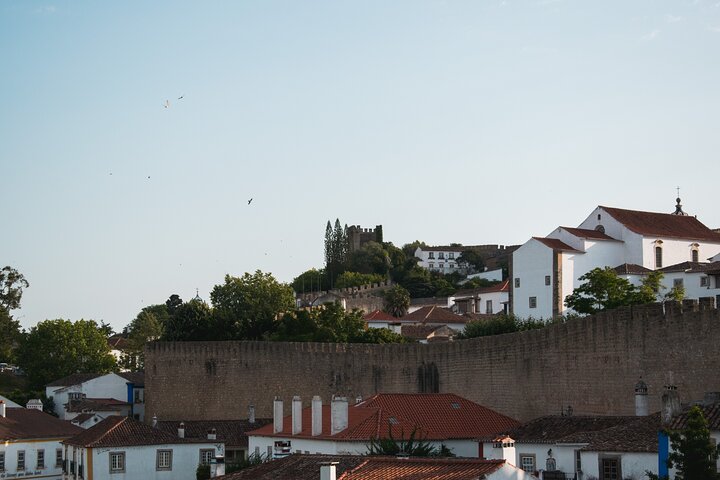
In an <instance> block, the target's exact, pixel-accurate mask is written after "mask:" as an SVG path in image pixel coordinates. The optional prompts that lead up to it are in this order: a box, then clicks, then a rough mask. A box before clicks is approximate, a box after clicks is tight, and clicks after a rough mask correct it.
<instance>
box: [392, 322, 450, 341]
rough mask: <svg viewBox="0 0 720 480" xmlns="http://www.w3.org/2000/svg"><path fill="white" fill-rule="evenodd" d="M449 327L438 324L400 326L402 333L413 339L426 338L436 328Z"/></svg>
mask: <svg viewBox="0 0 720 480" xmlns="http://www.w3.org/2000/svg"><path fill="white" fill-rule="evenodd" d="M441 328H447V327H442V326H440V327H439V326H437V325H403V326H402V327H400V335H402V336H403V337H408V338H412V339H413V340H425V339H426V338H427V337H428V336H429V335H430V334H431V333H433V332H434V331H435V330H440V329H441Z"/></svg>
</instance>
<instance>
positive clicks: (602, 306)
mask: <svg viewBox="0 0 720 480" xmlns="http://www.w3.org/2000/svg"><path fill="white" fill-rule="evenodd" d="M579 280H584V281H585V283H583V284H582V285H580V286H579V287H577V288H576V289H575V290H573V293H571V294H570V295H568V296H567V297H565V305H566V306H568V307H569V308H572V309H573V310H575V311H576V312H578V313H582V314H593V313H597V312H599V311H601V310H608V309H612V308H617V307H621V306H623V305H631V304H633V303H639V299H638V296H637V293H636V291H635V287H633V285H632V284H631V283H630V282H629V281H627V280H625V279H624V278H620V277H619V276H618V275H617V273H615V271H614V270H613V269H612V268H610V267H605V268H593V269H592V270H590V271H589V272H588V273H586V274H585V275H583V276H582V277H580V278H579ZM653 301H654V300H653Z"/></svg>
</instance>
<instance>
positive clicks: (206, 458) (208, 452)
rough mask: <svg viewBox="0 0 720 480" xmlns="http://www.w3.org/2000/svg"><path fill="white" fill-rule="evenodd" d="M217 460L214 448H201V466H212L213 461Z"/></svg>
mask: <svg viewBox="0 0 720 480" xmlns="http://www.w3.org/2000/svg"><path fill="white" fill-rule="evenodd" d="M213 458H215V449H214V448H201V449H200V465H210V462H211V461H212V459H213Z"/></svg>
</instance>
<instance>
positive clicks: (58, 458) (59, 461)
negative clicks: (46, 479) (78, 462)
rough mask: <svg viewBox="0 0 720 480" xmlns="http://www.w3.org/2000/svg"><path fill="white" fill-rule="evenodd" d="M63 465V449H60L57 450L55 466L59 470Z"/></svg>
mask: <svg viewBox="0 0 720 480" xmlns="http://www.w3.org/2000/svg"><path fill="white" fill-rule="evenodd" d="M62 465H63V459H62V448H58V449H56V450H55V466H56V467H57V468H60V467H62Z"/></svg>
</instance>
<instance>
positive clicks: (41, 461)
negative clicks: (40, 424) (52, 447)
mask: <svg viewBox="0 0 720 480" xmlns="http://www.w3.org/2000/svg"><path fill="white" fill-rule="evenodd" d="M43 468H45V450H43V449H42V448H41V449H39V450H38V451H37V469H38V470H41V469H43Z"/></svg>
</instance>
